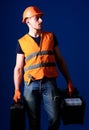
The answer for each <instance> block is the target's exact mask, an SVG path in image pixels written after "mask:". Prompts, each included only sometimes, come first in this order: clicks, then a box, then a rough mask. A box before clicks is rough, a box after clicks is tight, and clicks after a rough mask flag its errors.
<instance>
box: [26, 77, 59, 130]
mask: <svg viewBox="0 0 89 130" xmlns="http://www.w3.org/2000/svg"><path fill="white" fill-rule="evenodd" d="M58 98H59V96H58V94H57V85H56V80H55V78H50V79H47V78H44V79H41V80H36V81H32V82H31V83H30V84H29V85H27V83H25V86H24V101H25V106H26V109H27V114H28V119H29V124H30V130H41V128H40V107H41V101H43V104H44V109H45V111H46V112H47V114H48V122H49V126H48V130H58V129H59V125H60V118H59V117H60V116H59V115H60V113H59V110H58V104H57V99H58Z"/></svg>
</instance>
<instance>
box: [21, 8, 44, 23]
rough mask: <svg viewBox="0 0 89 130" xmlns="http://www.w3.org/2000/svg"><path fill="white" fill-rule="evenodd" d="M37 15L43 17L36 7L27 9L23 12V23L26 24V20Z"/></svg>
mask: <svg viewBox="0 0 89 130" xmlns="http://www.w3.org/2000/svg"><path fill="white" fill-rule="evenodd" d="M35 15H43V12H42V11H40V9H39V8H38V7H36V6H30V7H27V8H26V9H25V10H24V12H23V19H22V22H23V23H25V22H26V18H29V17H33V16H35Z"/></svg>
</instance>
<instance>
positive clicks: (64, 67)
mask: <svg viewBox="0 0 89 130" xmlns="http://www.w3.org/2000/svg"><path fill="white" fill-rule="evenodd" d="M54 54H55V59H56V62H57V65H58V68H59V70H60V72H61V73H62V74H63V76H64V78H65V80H66V81H67V84H68V89H69V93H70V95H71V94H72V92H73V84H72V81H71V78H70V75H69V72H68V68H67V65H66V62H65V60H64V59H63V57H62V56H61V54H60V50H59V48H58V45H57V46H56V47H55V48H54Z"/></svg>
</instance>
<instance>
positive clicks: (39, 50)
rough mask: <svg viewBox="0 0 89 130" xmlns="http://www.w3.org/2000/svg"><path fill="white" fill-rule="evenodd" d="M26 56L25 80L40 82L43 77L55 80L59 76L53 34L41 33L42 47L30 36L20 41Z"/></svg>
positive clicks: (26, 35) (25, 36)
mask: <svg viewBox="0 0 89 130" xmlns="http://www.w3.org/2000/svg"><path fill="white" fill-rule="evenodd" d="M18 41H19V44H20V46H21V49H22V51H23V52H24V55H25V65H24V80H25V82H30V80H31V79H32V80H39V79H42V78H43V77H48V78H53V77H57V76H58V72H57V69H56V63H55V56H54V39H53V34H52V33H47V32H43V33H41V40H40V45H39V46H38V44H37V43H36V42H35V41H34V40H33V38H32V37H30V36H29V35H28V34H25V35H24V36H23V37H21V38H20V39H19V40H18Z"/></svg>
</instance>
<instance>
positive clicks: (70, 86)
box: [68, 80, 74, 96]
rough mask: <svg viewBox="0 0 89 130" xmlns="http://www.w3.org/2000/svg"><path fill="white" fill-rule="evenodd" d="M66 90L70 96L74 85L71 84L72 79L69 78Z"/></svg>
mask: <svg viewBox="0 0 89 130" xmlns="http://www.w3.org/2000/svg"><path fill="white" fill-rule="evenodd" d="M68 91H69V95H70V96H71V95H72V94H73V92H74V87H73V84H72V81H71V80H70V81H69V82H68Z"/></svg>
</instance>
